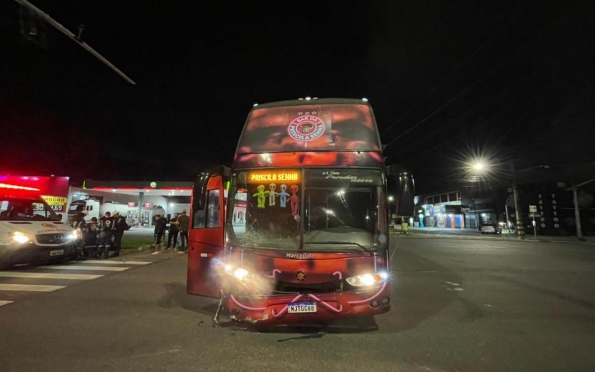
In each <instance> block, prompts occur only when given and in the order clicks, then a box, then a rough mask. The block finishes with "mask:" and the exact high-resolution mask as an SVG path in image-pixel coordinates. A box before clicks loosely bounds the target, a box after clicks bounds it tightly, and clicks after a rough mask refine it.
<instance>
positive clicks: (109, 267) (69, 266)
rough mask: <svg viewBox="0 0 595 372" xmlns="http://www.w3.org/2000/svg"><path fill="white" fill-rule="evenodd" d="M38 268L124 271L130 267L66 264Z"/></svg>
mask: <svg viewBox="0 0 595 372" xmlns="http://www.w3.org/2000/svg"><path fill="white" fill-rule="evenodd" d="M38 269H50V270H82V271H124V270H128V269H130V268H129V267H121V266H80V265H64V266H43V267H38Z"/></svg>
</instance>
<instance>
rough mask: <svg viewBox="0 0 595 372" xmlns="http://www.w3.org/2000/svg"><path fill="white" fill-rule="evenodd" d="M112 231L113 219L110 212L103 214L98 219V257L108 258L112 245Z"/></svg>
mask: <svg viewBox="0 0 595 372" xmlns="http://www.w3.org/2000/svg"><path fill="white" fill-rule="evenodd" d="M113 230H114V218H113V217H112V214H111V212H105V215H104V216H103V217H101V218H100V219H99V237H98V244H97V245H98V248H100V249H99V255H100V256H102V257H103V258H104V259H106V258H108V257H109V251H110V248H111V246H112V244H113V242H112V241H113V237H114V234H113Z"/></svg>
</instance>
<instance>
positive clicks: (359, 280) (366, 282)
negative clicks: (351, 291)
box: [345, 272, 388, 287]
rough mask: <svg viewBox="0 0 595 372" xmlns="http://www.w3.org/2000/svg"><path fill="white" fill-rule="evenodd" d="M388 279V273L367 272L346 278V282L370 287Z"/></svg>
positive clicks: (354, 285) (356, 285) (355, 285)
mask: <svg viewBox="0 0 595 372" xmlns="http://www.w3.org/2000/svg"><path fill="white" fill-rule="evenodd" d="M386 279H388V273H386V272H379V273H371V274H370V273H368V274H362V275H357V276H352V277H350V278H347V279H345V280H347V283H349V285H351V286H353V287H371V286H373V285H376V284H380V283H384V282H385V281H386Z"/></svg>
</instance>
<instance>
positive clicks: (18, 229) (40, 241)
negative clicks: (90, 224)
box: [0, 192, 81, 267]
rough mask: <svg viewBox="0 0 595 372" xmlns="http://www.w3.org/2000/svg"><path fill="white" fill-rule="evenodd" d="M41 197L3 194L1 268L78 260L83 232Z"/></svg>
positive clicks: (0, 238)
mask: <svg viewBox="0 0 595 372" xmlns="http://www.w3.org/2000/svg"><path fill="white" fill-rule="evenodd" d="M60 220H61V218H60V216H58V215H57V214H56V212H54V211H53V210H52V208H51V207H50V206H49V205H48V204H47V203H46V202H45V201H44V200H43V199H42V198H41V197H40V196H38V195H27V194H26V193H17V192H13V193H11V194H0V267H1V266H4V267H7V266H8V267H10V266H14V265H17V264H43V263H52V262H64V261H68V260H72V259H74V258H76V257H77V255H78V249H80V248H81V245H80V233H79V231H78V230H75V229H73V228H72V227H71V226H68V225H65V224H63V223H62V222H61V221H60Z"/></svg>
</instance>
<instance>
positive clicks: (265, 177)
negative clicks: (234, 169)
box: [248, 171, 300, 182]
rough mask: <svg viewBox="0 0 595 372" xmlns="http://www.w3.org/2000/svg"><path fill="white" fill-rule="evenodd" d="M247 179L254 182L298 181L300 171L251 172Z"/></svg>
mask: <svg viewBox="0 0 595 372" xmlns="http://www.w3.org/2000/svg"><path fill="white" fill-rule="evenodd" d="M248 180H249V181H254V182H275V181H280V182H291V181H293V182H299V180H300V172H298V171H277V172H275V171H268V172H252V173H250V174H248Z"/></svg>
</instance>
